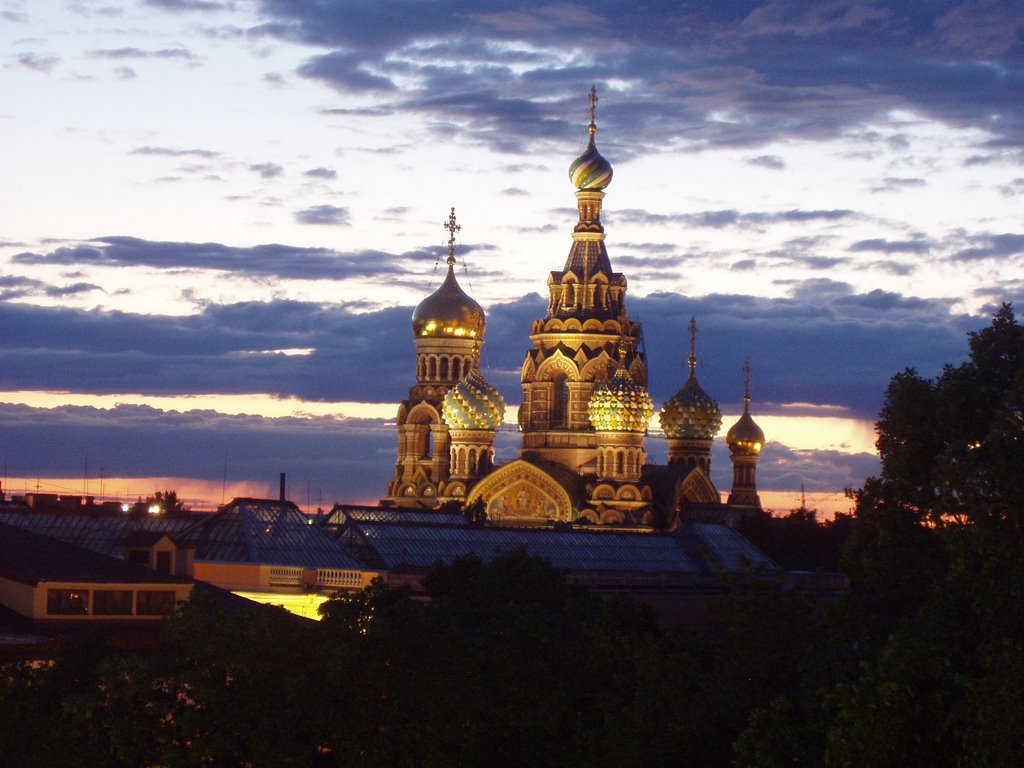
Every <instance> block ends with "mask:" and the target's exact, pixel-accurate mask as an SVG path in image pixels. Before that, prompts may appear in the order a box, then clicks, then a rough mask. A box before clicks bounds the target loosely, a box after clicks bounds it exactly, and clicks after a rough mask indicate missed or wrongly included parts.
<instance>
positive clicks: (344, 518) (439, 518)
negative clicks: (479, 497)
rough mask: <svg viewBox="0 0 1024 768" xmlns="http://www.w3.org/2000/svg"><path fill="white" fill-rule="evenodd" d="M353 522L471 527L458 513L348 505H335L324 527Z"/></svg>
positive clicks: (324, 522)
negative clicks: (440, 524)
mask: <svg viewBox="0 0 1024 768" xmlns="http://www.w3.org/2000/svg"><path fill="white" fill-rule="evenodd" d="M351 522H365V523H442V524H444V525H469V521H468V520H467V519H466V518H465V517H464V516H462V515H461V514H459V513H458V512H445V511H442V510H432V509H428V510H424V509H403V508H401V507H363V506H350V505H347V504H335V505H334V508H333V509H332V510H331V511H330V512H329V513H328V515H327V518H326V519H325V520H324V521H323V525H346V524H348V523H351Z"/></svg>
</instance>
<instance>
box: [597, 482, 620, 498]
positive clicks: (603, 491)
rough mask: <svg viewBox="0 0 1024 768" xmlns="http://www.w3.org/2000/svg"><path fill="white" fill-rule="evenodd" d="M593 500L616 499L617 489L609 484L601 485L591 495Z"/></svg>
mask: <svg viewBox="0 0 1024 768" xmlns="http://www.w3.org/2000/svg"><path fill="white" fill-rule="evenodd" d="M591 498H593V499H601V500H609V501H610V500H611V499H614V498H615V488H613V487H612V486H611V485H609V484H608V483H601V484H600V485H599V486H597V487H596V488H595V489H594V492H593V493H592V494H591Z"/></svg>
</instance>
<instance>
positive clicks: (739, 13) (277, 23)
mask: <svg viewBox="0 0 1024 768" xmlns="http://www.w3.org/2000/svg"><path fill="white" fill-rule="evenodd" d="M261 10H262V12H263V15H264V17H265V18H266V22H265V23H263V24H261V25H260V26H259V27H257V28H255V29H254V30H252V34H254V35H265V36H271V37H277V38H281V39H285V40H288V41H290V42H297V43H300V44H304V45H307V46H309V47H310V48H311V49H314V50H315V51H316V52H315V53H312V54H311V55H310V56H309V57H308V58H307V60H306V61H305V62H304V63H303V64H302V65H301V66H300V67H299V70H298V71H299V74H300V75H302V76H304V77H308V78H313V79H316V80H319V81H320V82H323V83H324V84H326V85H328V86H330V87H331V88H333V89H335V90H337V91H338V92H339V93H344V94H373V95H374V96H375V97H377V100H378V103H376V104H375V105H373V106H372V107H369V106H360V107H355V108H354V109H357V110H365V109H376V110H382V111H396V110H403V111H406V112H408V111H417V112H421V113H422V114H423V115H424V117H425V118H426V122H428V123H430V122H432V121H436V122H437V124H438V125H439V126H440V125H443V126H444V130H445V131H447V132H449V135H450V134H451V133H457V134H461V135H464V136H466V137H467V138H468V139H469V140H471V141H478V142H483V143H486V144H488V145H490V146H492V147H494V148H499V149H501V148H506V149H507V148H509V147H517V148H518V149H520V150H521V149H523V148H528V147H531V146H536V145H538V144H543V143H544V142H547V141H550V140H551V139H552V138H554V137H556V136H557V137H561V136H564V135H566V134H565V131H564V128H565V127H566V119H567V118H566V116H567V115H572V114H578V113H580V112H582V108H581V103H580V102H581V101H582V98H581V94H580V88H581V86H580V82H581V81H583V82H587V83H589V82H596V83H597V84H598V87H599V90H600V91H601V92H602V93H603V94H610V95H611V94H614V98H608V99H607V100H606V101H604V102H602V104H601V109H600V111H599V113H600V124H601V126H602V127H605V126H607V127H609V128H610V129H611V131H612V134H613V135H615V134H618V135H630V136H631V138H632V141H631V145H630V146H629V147H624V148H622V150H623V152H624V153H625V154H629V153H644V152H647V151H654V150H655V149H657V150H664V149H665V148H666V147H674V146H679V147H684V148H698V149H699V148H702V147H713V146H722V147H745V148H757V147H763V146H765V145H767V144H770V143H773V142H777V141H781V140H786V139H796V140H806V139H834V138H838V137H841V136H844V135H848V134H849V132H850V131H851V130H857V129H860V128H862V127H863V126H864V125H866V124H870V123H879V122H885V121H886V120H888V118H889V116H890V115H891V114H892V113H893V112H894V111H896V110H900V111H902V112H904V113H910V114H913V115H918V116H922V117H925V118H927V119H932V120H937V121H939V122H942V123H945V124H946V125H950V126H955V127H970V128H976V129H978V130H980V131H984V132H986V133H988V134H990V135H994V138H995V139H996V140H997V141H999V142H1004V143H1006V144H1008V145H1010V146H1017V147H1020V146H1022V145H1024V105H1022V103H1021V100H1020V99H1018V98H1016V93H1017V92H1018V91H1019V89H1020V84H1021V76H1020V69H1019V66H1018V63H1017V60H1016V56H1017V54H1018V53H1019V50H1020V34H1021V30H1022V29H1024V13H1022V12H1021V10H1020V8H1019V4H1017V3H1013V2H1010V1H1009V0H1003V1H997V0H979V2H969V3H963V4H961V5H960V6H958V7H956V8H952V9H951V8H949V6H948V5H942V4H936V5H927V6H923V5H921V4H913V5H907V4H906V3H900V2H897V1H896V0H879V1H878V2H873V3H870V4H868V3H860V4H858V3H848V2H840V1H839V0H833V1H831V2H823V3H816V4H812V5H807V4H799V3H792V2H783V1H779V2H771V3H765V4H759V5H757V6H755V7H753V8H751V7H750V5H744V4H736V3H716V4H703V5H701V6H700V7H690V6H671V5H665V4H650V5H643V6H636V7H634V6H629V7H627V6H623V5H622V4H621V3H615V2H612V1H611V0H595V2H592V3H588V4H587V5H586V6H585V7H583V6H580V5H574V4H555V5H533V6H523V5H522V4H520V3H512V2H508V1H507V0H498V1H497V2H495V1H494V0H488V1H487V2H484V0H469V2H465V3H459V4H457V5H456V4H450V3H444V4H440V5H435V6H434V7H433V8H432V9H431V12H430V13H423V12H422V8H421V6H420V5H419V4H418V3H416V2H413V0H394V2H390V3H388V4H387V6H386V7H384V6H381V5H380V4H379V3H375V2H372V0H352V1H351V2H346V3H344V4H323V3H295V2H291V1H290V0H264V2H263V3H262V5H261ZM582 19H585V21H581V20H582ZM567 40H571V41H572V44H571V58H567V56H568V49H567V46H566V41H567ZM325 51H326V52H325ZM399 82H401V83H402V87H401V88H400V89H399V88H398V87H397V86H396V83H399ZM651 93H657V94H658V98H657V103H656V104H655V103H652V100H651V99H650V97H649V94H651ZM994 115H997V116H998V119H997V120H993V116H994ZM570 122H572V123H573V124H574V125H575V124H576V121H570ZM497 126H501V130H498V129H497ZM556 126H557V128H558V130H557V132H556V131H553V130H551V129H554V128H555V127H556ZM762 157H771V156H770V155H762ZM767 167H772V166H771V165H770V164H769V165H768V166H767Z"/></svg>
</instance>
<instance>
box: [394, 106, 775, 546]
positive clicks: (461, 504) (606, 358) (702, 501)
mask: <svg viewBox="0 0 1024 768" xmlns="http://www.w3.org/2000/svg"><path fill="white" fill-rule="evenodd" d="M590 102H591V107H590V124H589V125H588V132H589V143H588V145H587V147H586V149H585V150H584V151H583V153H582V154H581V155H580V156H579V157H577V158H576V159H575V160H574V161H573V162H572V163H571V165H570V166H569V178H570V180H571V182H572V184H573V186H574V187H575V188H576V193H575V194H576V201H577V209H578V211H579V220H578V221H577V222H576V225H575V227H574V228H573V230H572V244H571V246H570V248H569V255H568V257H567V258H566V260H565V265H564V266H563V267H562V269H561V270H558V271H553V272H551V273H550V274H549V275H548V278H547V287H548V296H549V303H548V310H547V314H546V315H545V316H544V317H542V318H540V319H538V320H536V321H534V322H533V325H532V328H531V329H530V333H529V346H528V347H527V349H526V354H525V358H524V360H523V365H522V370H521V375H520V380H521V382H522V405H521V406H520V408H519V419H518V420H519V431H520V433H521V437H522V443H521V447H520V449H519V457H518V458H517V459H515V460H513V461H510V462H508V463H505V464H501V465H496V464H495V461H494V440H495V436H496V434H497V432H498V430H499V428H500V427H501V425H502V423H503V420H504V416H505V402H504V399H503V397H502V396H501V394H500V393H499V392H498V391H497V390H496V389H495V388H494V387H493V386H492V385H491V384H489V383H488V382H487V380H486V379H485V378H484V376H483V374H482V372H481V371H480V350H481V346H482V345H483V343H484V335H485V332H486V329H487V324H486V318H485V315H484V311H483V309H482V308H481V307H480V305H479V304H478V303H477V302H476V301H475V300H474V299H473V298H472V297H470V296H469V295H468V294H466V292H465V291H464V290H463V289H462V288H461V286H460V285H459V283H458V280H457V279H456V277H455V265H456V256H455V244H456V239H455V234H456V232H458V231H459V229H460V227H459V225H458V223H457V222H456V218H455V211H454V209H452V211H451V214H450V216H449V219H448V221H447V223H446V225H445V227H446V229H447V231H448V233H449V238H448V259H447V263H448V273H447V276H446V277H445V279H444V281H443V282H442V283H441V286H440V287H439V288H438V289H437V290H436V291H434V293H432V294H431V295H430V296H428V297H427V298H425V299H424V300H423V301H422V302H420V304H419V306H417V307H416V310H415V311H414V313H413V316H412V332H413V339H414V343H415V371H416V381H415V384H413V385H412V386H411V387H410V388H409V396H408V398H407V399H406V400H404V401H403V402H402V403H401V405H400V406H399V409H398V415H397V431H398V456H397V461H396V465H395V471H394V475H393V477H392V479H391V482H390V483H388V485H387V490H386V495H385V497H384V498H383V499H382V500H381V504H382V506H386V507H395V508H405V509H441V508H443V509H448V510H452V509H459V510H462V511H463V512H464V513H467V514H471V515H472V516H473V517H475V518H484V517H485V518H486V520H487V521H489V522H490V523H491V524H494V525H500V526H530V527H535V526H544V525H549V524H553V523H573V524H584V525H585V524H592V525H601V526H606V525H625V526H643V527H650V528H654V529H658V530H669V529H673V528H675V527H676V526H677V525H678V523H679V522H680V521H682V520H694V519H703V520H708V521H723V522H724V521H728V520H730V519H732V518H733V517H735V516H736V515H737V514H740V513H742V512H743V511H744V510H751V509H760V499H759V497H758V493H757V484H756V471H757V463H758V459H759V458H760V452H761V449H762V448H763V446H764V442H765V436H764V432H763V431H762V430H761V428H760V427H759V426H758V425H757V423H756V422H755V421H754V419H753V417H752V416H751V415H750V366H749V363H748V364H747V365H746V367H745V371H746V392H745V397H744V410H743V415H742V416H741V417H740V419H739V420H738V421H737V422H736V424H735V425H733V426H732V428H731V429H730V430H729V431H728V434H727V436H726V441H727V444H728V447H729V451H730V454H731V460H732V463H733V484H732V489H731V492H730V493H729V496H728V500H727V502H725V503H723V502H722V497H721V494H720V493H719V491H718V489H716V488H715V486H714V484H713V483H712V482H711V476H710V469H711V445H712V441H713V440H714V438H715V436H716V434H717V433H718V431H719V428H720V427H721V424H722V414H721V410H720V409H719V407H718V404H717V403H716V402H715V400H714V399H713V398H712V397H711V396H710V395H708V394H707V393H706V392H705V391H704V390H703V389H702V388H701V386H700V384H699V383H698V382H697V378H696V374H695V370H696V365H697V357H696V336H697V326H696V322H695V321H694V320H691V322H690V327H689V333H690V355H689V360H688V362H689V377H688V378H687V379H686V381H685V382H683V384H682V386H681V387H680V389H679V391H678V392H676V394H674V395H673V396H672V397H671V398H669V399H668V401H667V402H665V403H664V404H663V405H662V407H661V409H660V412H659V420H660V425H661V431H662V432H663V433H664V436H665V439H666V440H667V441H668V463H667V464H666V465H655V464H653V463H649V462H648V460H647V452H646V450H645V447H644V446H645V440H646V439H647V437H648V434H647V433H648V426H649V423H650V421H651V418H652V417H653V415H654V410H655V406H654V403H653V402H652V400H651V396H650V394H649V393H648V389H647V383H648V382H647V361H646V355H645V351H644V338H643V328H642V327H641V325H640V323H638V322H635V321H633V320H632V319H630V317H629V314H628V311H627V307H626V287H627V286H626V277H625V275H623V274H622V273H620V272H615V271H614V270H613V268H612V264H611V260H610V258H609V256H608V251H607V248H606V247H605V231H604V227H603V225H602V223H601V207H602V204H603V201H604V197H605V190H606V189H607V188H608V185H609V184H610V183H611V180H612V166H611V164H610V163H609V162H608V161H607V160H606V159H605V158H604V157H603V156H602V155H601V153H600V152H599V151H598V149H597V141H596V134H597V125H596V122H595V111H596V110H595V108H596V104H597V95H596V91H595V90H594V89H591V92H590ZM524 346H526V345H525V344H524Z"/></svg>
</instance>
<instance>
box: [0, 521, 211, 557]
mask: <svg viewBox="0 0 1024 768" xmlns="http://www.w3.org/2000/svg"><path fill="white" fill-rule="evenodd" d="M0 523H7V524H8V525H13V526H16V527H18V528H23V529H25V530H29V531H32V532H33V533H38V534H40V535H42V536H50V537H51V538H54V539H60V540H61V541H64V542H67V543H68V544H74V545H76V546H79V547H85V548H86V549H90V550H92V551H93V552H99V553H100V554H103V555H107V556H108V557H120V558H123V557H124V544H125V540H126V539H127V537H128V536H129V534H132V533H136V532H146V533H160V534H164V533H165V534H167V535H169V536H171V538H173V539H174V540H175V541H183V540H185V539H187V538H188V537H187V536H184V534H185V532H186V531H187V530H188V529H190V528H192V527H193V526H195V525H196V521H195V519H194V518H192V519H190V518H175V517H134V516H131V515H123V516H117V517H101V516H95V515H74V514H46V513H37V512H28V513H25V512H21V513H18V512H0Z"/></svg>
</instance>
